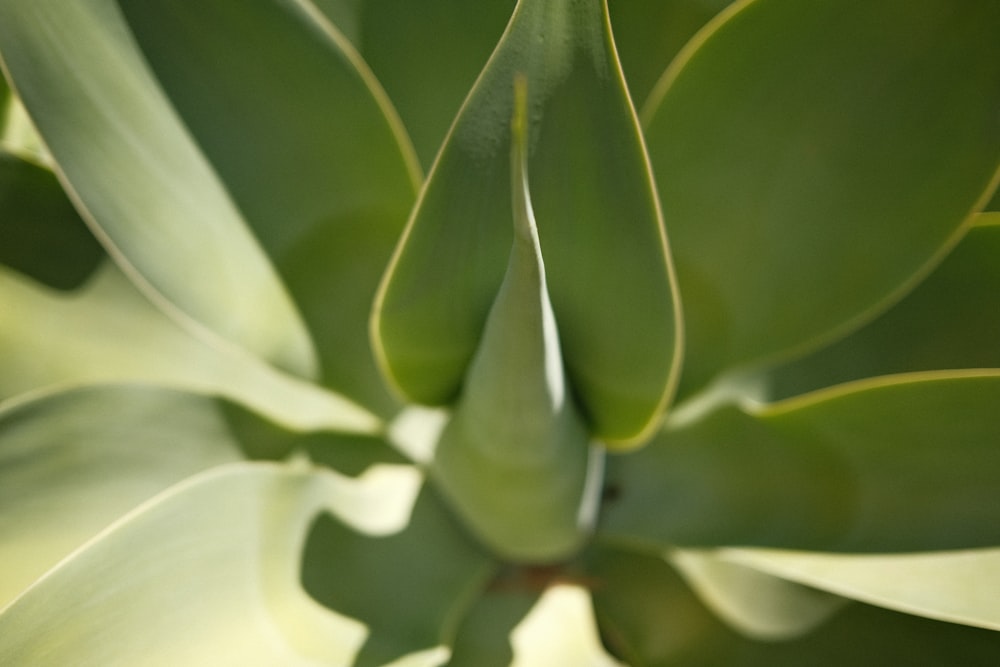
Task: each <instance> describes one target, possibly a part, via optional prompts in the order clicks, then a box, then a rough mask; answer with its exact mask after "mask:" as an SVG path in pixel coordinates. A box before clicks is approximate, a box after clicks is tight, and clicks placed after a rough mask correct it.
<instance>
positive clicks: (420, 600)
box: [302, 488, 495, 667]
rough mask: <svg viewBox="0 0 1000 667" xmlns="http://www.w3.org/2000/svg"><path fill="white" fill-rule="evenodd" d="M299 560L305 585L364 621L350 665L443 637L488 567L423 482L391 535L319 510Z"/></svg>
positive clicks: (450, 633) (375, 663)
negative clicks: (360, 529)
mask: <svg viewBox="0 0 1000 667" xmlns="http://www.w3.org/2000/svg"><path fill="white" fill-rule="evenodd" d="M303 560H304V568H303V572H302V582H303V585H304V587H305V589H306V590H307V591H308V592H309V593H310V594H311V595H312V596H313V597H314V598H316V599H317V600H319V601H321V602H323V603H324V604H325V605H326V606H328V607H330V608H331V609H334V610H336V611H337V612H339V613H342V614H345V615H347V616H349V617H351V618H356V619H358V620H360V621H362V622H363V623H365V624H366V625H367V626H368V627H369V629H370V634H369V636H368V638H367V640H366V642H365V644H364V645H363V647H362V649H361V651H360V653H359V655H358V657H357V661H356V663H355V664H356V665H357V667H380V666H381V665H384V664H386V663H387V662H389V661H390V660H393V659H396V658H398V657H399V656H400V655H404V654H406V653H410V652H414V651H429V650H431V649H433V648H434V647H437V646H447V645H449V644H450V643H451V642H452V641H453V639H454V637H455V633H456V630H457V627H456V626H457V624H458V622H459V620H460V619H461V618H462V617H463V615H464V614H465V612H466V610H467V607H468V606H470V605H471V603H472V601H473V600H474V599H475V598H476V597H477V596H478V595H479V593H480V591H481V589H482V588H483V587H485V585H486V582H487V580H488V578H489V576H490V575H491V574H492V572H493V569H494V567H495V566H494V563H493V559H492V558H491V557H490V556H488V555H486V554H485V553H484V552H483V551H481V550H480V549H479V548H478V546H477V545H475V544H473V543H472V542H471V541H470V540H469V538H468V537H466V536H465V534H464V533H463V531H462V529H461V528H460V527H459V526H458V525H457V524H456V523H455V521H454V519H453V518H452V517H451V516H450V515H449V514H448V512H447V509H446V508H445V506H444V505H442V504H441V502H440V500H438V499H437V497H436V496H435V495H434V492H433V491H432V490H431V489H430V488H425V489H424V490H423V491H422V492H421V494H420V496H419V497H418V498H417V501H416V504H415V505H414V508H413V513H412V515H411V518H410V521H409V522H408V524H407V526H406V528H405V529H404V530H403V531H401V532H399V533H397V534H395V535H391V536H386V537H382V538H373V537H370V536H364V535H360V534H358V533H356V532H354V531H352V530H351V529H350V528H348V527H347V526H344V525H343V524H342V523H339V522H337V521H335V520H333V519H332V518H330V517H327V516H323V517H321V518H319V519H318V520H317V521H316V523H315V524H314V526H313V527H312V530H311V532H310V535H309V537H308V540H307V542H306V544H305V548H304V551H303Z"/></svg>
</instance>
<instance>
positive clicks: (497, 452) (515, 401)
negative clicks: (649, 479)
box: [432, 76, 603, 562]
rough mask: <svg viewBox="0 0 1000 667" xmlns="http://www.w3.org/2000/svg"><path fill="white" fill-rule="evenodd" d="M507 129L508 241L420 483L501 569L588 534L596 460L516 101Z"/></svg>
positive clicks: (568, 548) (564, 550)
mask: <svg viewBox="0 0 1000 667" xmlns="http://www.w3.org/2000/svg"><path fill="white" fill-rule="evenodd" d="M526 86H527V84H526V81H525V79H524V77H523V76H518V77H517V78H516V79H515V96H514V100H515V104H514V113H513V118H512V122H511V127H512V133H511V202H512V204H513V214H514V215H513V222H514V240H513V243H512V246H511V251H510V257H509V260H508V264H507V272H506V274H505V276H504V280H503V283H502V285H501V287H500V291H499V292H498V294H497V297H496V300H495V301H494V303H493V307H492V308H491V310H490V313H489V316H488V318H487V320H486V328H485V330H484V332H483V336H482V342H481V344H480V346H479V349H478V350H477V351H476V354H475V356H474V357H473V360H472V363H471V365H470V367H469V372H468V374H467V376H466V378H465V383H464V386H463V391H462V395H461V397H460V399H459V400H458V403H457V404H456V406H455V409H454V412H453V413H452V417H451V420H450V422H449V423H448V425H447V426H446V427H445V429H444V432H443V433H442V436H441V439H440V441H439V442H438V445H437V450H436V452H435V459H434V463H433V465H432V471H433V474H434V476H435V477H436V478H437V480H438V482H439V485H440V487H441V488H442V489H443V490H444V492H445V493H446V494H447V495H449V496H450V497H451V499H452V500H453V501H454V502H453V506H454V507H455V508H456V510H457V511H458V513H459V514H460V515H462V516H463V518H464V519H465V520H466V522H467V523H468V524H469V526H470V528H471V530H472V531H473V532H474V533H475V534H476V535H477V536H478V537H479V538H480V539H481V540H482V541H483V542H485V543H486V544H487V545H488V546H490V547H491V548H492V549H493V550H494V551H495V552H496V553H498V554H500V555H501V556H503V557H505V558H508V559H510V560H517V561H532V562H544V561H553V560H558V559H560V558H564V557H567V556H569V555H571V554H572V553H573V551H575V550H576V549H577V548H578V547H579V546H580V544H581V542H582V540H583V539H584V538H585V537H586V535H587V534H588V533H589V531H590V528H591V526H592V523H593V519H594V517H593V511H588V509H589V508H591V507H594V506H596V504H595V503H594V502H593V501H594V500H595V499H594V498H591V497H590V496H592V495H593V494H594V493H595V492H596V489H597V488H598V487H599V484H598V483H597V482H598V481H599V478H600V475H601V472H602V465H601V464H602V462H603V450H602V449H601V448H600V447H592V446H590V444H589V442H588V441H589V436H588V433H587V428H586V426H585V423H584V421H583V420H582V419H581V417H580V415H579V413H578V411H577V409H576V407H575V406H574V404H573V400H572V397H571V396H570V395H569V393H568V392H567V388H566V377H565V371H564V369H563V362H562V353H561V350H560V347H559V335H558V332H557V330H556V320H555V316H554V315H553V312H552V305H551V303H550V301H549V295H548V290H547V287H546V281H545V265H544V262H543V260H542V253H541V249H540V246H539V242H538V229H537V227H536V225H535V219H534V213H533V212H532V208H531V199H530V193H529V188H528V178H527V141H528V139H527V135H528V128H527V126H528V120H527V91H526Z"/></svg>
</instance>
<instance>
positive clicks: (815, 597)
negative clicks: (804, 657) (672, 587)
mask: <svg viewBox="0 0 1000 667" xmlns="http://www.w3.org/2000/svg"><path fill="white" fill-rule="evenodd" d="M667 557H668V558H669V560H670V562H671V563H673V565H674V567H676V568H677V570H678V571H679V572H680V573H681V575H682V576H683V577H684V579H685V580H686V581H687V582H688V584H689V585H690V586H691V588H692V589H694V591H695V592H696V593H698V595H699V596H700V597H701V599H702V600H703V601H704V602H705V605H706V606H708V607H709V608H710V609H712V611H714V612H715V613H716V614H718V616H719V617H720V618H721V619H723V620H725V621H726V622H727V623H729V625H731V626H732V627H733V628H734V629H735V630H737V631H739V632H741V633H743V634H745V635H747V636H748V637H750V638H753V639H761V640H781V639H792V638H795V637H799V636H802V635H805V634H807V633H809V632H810V631H812V630H814V629H815V628H816V627H817V626H819V625H821V624H822V623H823V622H824V621H826V620H828V619H829V618H830V616H831V615H832V614H834V613H835V612H837V611H839V610H840V608H841V607H843V605H844V604H845V603H846V602H847V600H846V599H845V598H842V597H839V596H836V595H831V594H829V593H825V592H823V591H819V590H816V589H815V588H809V587H806V586H800V585H799V584H795V583H792V582H790V581H787V580H785V579H781V578H780V577H776V576H772V575H770V574H767V573H765V572H762V571H760V570H757V569H754V568H751V567H746V566H744V565H741V564H739V563H738V562H733V561H732V560H729V559H726V558H720V557H719V556H718V555H717V554H716V553H715V552H712V551H690V550H686V549H685V550H682V549H677V550H674V551H672V552H670V553H669V554H668V555H667Z"/></svg>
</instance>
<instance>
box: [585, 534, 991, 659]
mask: <svg viewBox="0 0 1000 667" xmlns="http://www.w3.org/2000/svg"><path fill="white" fill-rule="evenodd" d="M593 569H594V572H595V576H596V577H597V578H598V580H599V581H601V582H602V584H603V585H601V586H600V587H599V588H597V589H596V590H595V591H594V605H595V611H596V613H597V618H598V620H599V622H600V625H601V631H602V634H603V636H604V637H605V640H606V641H607V643H608V645H609V646H611V647H613V648H614V649H615V651H616V653H617V654H619V655H620V656H621V657H622V658H625V659H626V660H627V661H628V664H630V665H632V666H633V667H690V666H691V665H699V667H801V666H802V665H816V666H818V667H842V666H843V665H857V666H858V667H882V666H883V665H913V666H914V667H937V666H938V665H945V664H962V665H969V666H970V667H972V666H974V667H989V666H990V665H992V664H993V663H994V662H995V661H996V655H997V652H998V651H1000V633H997V632H992V631H988V630H981V629H979V628H972V627H966V626H961V625H954V624H949V623H941V622H938V621H931V620H927V619H923V618H918V617H914V616H909V615H906V614H900V613H896V612H891V611H887V610H884V609H879V608H876V607H870V606H868V605H864V604H859V603H855V604H851V605H849V606H847V607H845V608H844V609H842V610H841V611H839V612H838V613H837V614H835V615H834V616H833V617H832V618H831V619H830V620H829V621H827V622H826V623H825V624H823V625H821V626H820V627H819V628H817V629H816V630H815V631H814V632H811V633H809V634H807V635H805V636H804V637H801V638H799V639H795V640H792V641H783V642H759V641H752V640H750V639H746V638H744V637H741V636H739V635H738V634H736V633H734V632H733V631H731V630H729V629H728V628H726V627H725V626H724V625H723V624H722V623H720V622H719V621H718V620H717V619H716V618H715V617H714V616H713V615H712V614H711V613H710V612H709V611H708V610H707V609H706V608H705V607H704V606H703V605H702V604H701V603H700V602H699V601H698V599H697V598H696V597H695V596H694V595H693V594H692V593H691V592H690V590H689V589H688V588H687V587H686V585H685V583H684V582H683V580H682V579H681V578H680V577H679V576H678V575H677V573H676V572H674V571H673V570H672V569H671V568H670V567H669V565H668V564H667V562H666V561H665V560H664V559H663V558H662V557H661V556H657V555H640V554H635V553H629V552H623V551H617V550H601V551H600V552H599V554H598V555H597V556H596V557H595V558H594V560H593Z"/></svg>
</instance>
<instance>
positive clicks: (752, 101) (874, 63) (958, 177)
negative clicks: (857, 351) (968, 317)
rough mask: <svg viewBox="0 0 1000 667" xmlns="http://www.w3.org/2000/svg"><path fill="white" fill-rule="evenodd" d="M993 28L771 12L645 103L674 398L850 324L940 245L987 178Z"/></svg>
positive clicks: (989, 7)
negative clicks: (675, 304) (661, 234)
mask: <svg viewBox="0 0 1000 667" xmlns="http://www.w3.org/2000/svg"><path fill="white" fill-rule="evenodd" d="M998 20H1000V18H998V8H997V5H996V3H992V2H968V3H961V4H955V3H952V2H947V1H945V0H920V1H918V2H910V1H905V2H904V1H902V0H900V1H897V2H891V1H885V2H873V3H854V2H851V3H844V2H839V1H837V0H829V1H822V2H814V3H802V2H795V1H794V0H790V1H784V2H783V1H780V0H775V1H771V2H750V3H742V5H741V6H739V7H736V8H735V11H734V12H731V15H730V16H729V17H728V20H725V21H719V22H716V23H715V25H714V26H713V29H711V30H709V31H707V32H706V33H703V34H702V35H701V36H700V37H698V38H696V40H695V41H694V42H692V47H694V46H697V47H698V48H696V49H695V48H691V49H690V50H688V51H687V52H686V53H684V54H683V55H682V56H681V57H680V59H679V60H678V61H677V62H676V63H675V64H674V66H673V67H672V68H671V69H670V70H669V71H668V72H667V73H666V75H665V77H664V79H662V80H661V81H660V83H659V85H658V90H657V91H656V92H655V93H654V94H653V96H652V98H651V99H650V101H649V102H648V103H647V106H646V109H645V111H644V116H645V121H646V122H645V125H646V128H647V131H646V138H647V140H648V142H649V147H650V154H651V157H652V159H653V164H654V166H655V172H656V176H657V183H658V186H659V190H660V197H661V199H662V201H663V213H664V218H665V220H666V222H667V227H668V229H669V232H670V238H671V242H672V245H673V249H674V252H675V257H676V260H677V272H678V280H679V283H680V288H681V292H682V294H683V295H684V302H685V309H684V315H685V326H686V330H687V334H688V353H687V354H686V356H685V360H684V364H685V387H686V389H687V390H694V389H698V388H700V386H701V385H703V384H704V383H705V382H707V381H709V380H711V378H712V377H713V376H714V375H716V374H717V373H719V372H720V371H721V370H723V369H725V368H727V367H730V366H732V365H734V364H744V363H750V362H756V361H760V360H762V359H770V358H775V357H778V356H780V355H782V354H788V353H790V352H795V351H799V350H802V349H805V348H809V347H815V346H816V345H817V344H819V343H821V342H823V341H824V340H828V339H829V338H830V336H831V335H833V334H835V333H838V332H841V331H843V330H844V329H845V328H846V327H851V326H854V323H855V322H857V321H858V320H860V319H863V318H866V317H870V313H872V312H875V311H877V310H880V309H882V308H884V306H885V304H886V303H887V301H889V300H893V299H895V298H896V297H897V296H898V295H899V294H900V293H901V291H903V290H906V289H907V288H908V286H909V285H912V283H913V282H914V280H916V279H917V278H919V277H921V276H922V275H923V274H925V273H926V272H927V271H928V270H929V268H930V266H931V265H932V264H934V263H936V262H937V261H938V260H939V259H940V257H941V256H942V254H943V253H944V252H945V251H946V250H947V249H949V248H950V247H951V245H953V244H954V243H955V242H956V241H957V239H958V237H959V235H960V234H961V233H962V231H964V227H965V223H964V221H965V220H966V219H967V217H968V215H969V213H970V212H972V211H973V210H974V207H976V205H977V203H979V201H980V199H981V197H982V196H983V193H984V190H986V189H987V188H988V187H989V185H990V182H991V180H992V179H993V175H994V173H995V172H996V156H997V152H998V150H1000V143H998V142H1000V135H998V133H997V120H996V109H997V108H998V107H1000V43H998V41H997V40H996V39H995V37H996V34H995V32H994V28H995V26H996V25H997V21H998ZM886 26H891V28H889V30H890V31H891V38H890V37H888V36H887V33H886ZM956 72H962V75H961V76H957V75H956ZM861 100H863V102H861ZM956 100H969V102H966V103H956V102H955V101H956ZM944 164H947V165H948V168H947V169H946V170H945V173H942V171H941V165H944ZM903 236H905V238H906V242H905V243H901V242H900V239H901V237H903ZM762 267H766V268H764V270H761V269H762ZM819 293H822V295H823V297H822V298H816V295H817V294H819Z"/></svg>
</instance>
